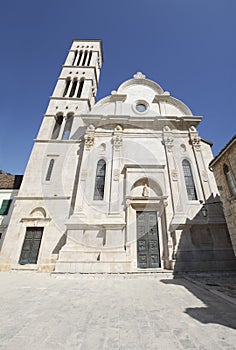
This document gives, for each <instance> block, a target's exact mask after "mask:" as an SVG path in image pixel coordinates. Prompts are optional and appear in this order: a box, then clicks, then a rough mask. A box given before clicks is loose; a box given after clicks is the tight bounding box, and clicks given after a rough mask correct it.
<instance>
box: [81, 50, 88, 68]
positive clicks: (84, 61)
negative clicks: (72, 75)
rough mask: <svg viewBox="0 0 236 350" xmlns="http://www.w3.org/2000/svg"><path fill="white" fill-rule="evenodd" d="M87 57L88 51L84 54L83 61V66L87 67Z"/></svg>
mask: <svg viewBox="0 0 236 350" xmlns="http://www.w3.org/2000/svg"><path fill="white" fill-rule="evenodd" d="M87 56H88V51H87V50H86V51H85V52H84V59H83V62H82V66H85V63H86V59H87Z"/></svg>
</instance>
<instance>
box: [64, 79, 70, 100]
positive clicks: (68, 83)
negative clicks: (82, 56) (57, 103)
mask: <svg viewBox="0 0 236 350" xmlns="http://www.w3.org/2000/svg"><path fill="white" fill-rule="evenodd" d="M70 81H71V80H70V78H67V79H66V86H65V89H64V92H63V97H65V96H66V94H67V92H68V90H69V86H70Z"/></svg>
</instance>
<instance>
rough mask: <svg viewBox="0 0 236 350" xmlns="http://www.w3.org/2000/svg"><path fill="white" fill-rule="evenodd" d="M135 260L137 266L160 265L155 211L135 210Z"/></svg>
mask: <svg viewBox="0 0 236 350" xmlns="http://www.w3.org/2000/svg"><path fill="white" fill-rule="evenodd" d="M137 262H138V264H137V265H138V267H139V268H156V267H160V266H161V264H160V248H159V237H158V227H157V214H156V212H153V211H143V212H141V211H138V212H137Z"/></svg>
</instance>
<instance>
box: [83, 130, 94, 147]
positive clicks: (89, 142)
mask: <svg viewBox="0 0 236 350" xmlns="http://www.w3.org/2000/svg"><path fill="white" fill-rule="evenodd" d="M94 134H95V127H94V126H93V125H89V126H88V128H87V130H86V134H85V136H84V139H85V147H86V150H87V151H89V150H90V149H91V147H92V146H93V145H94Z"/></svg>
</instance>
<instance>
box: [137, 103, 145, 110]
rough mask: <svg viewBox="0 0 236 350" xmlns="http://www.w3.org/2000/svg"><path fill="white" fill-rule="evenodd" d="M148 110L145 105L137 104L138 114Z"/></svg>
mask: <svg viewBox="0 0 236 350" xmlns="http://www.w3.org/2000/svg"><path fill="white" fill-rule="evenodd" d="M146 109H147V106H146V105H145V104H144V103H138V104H136V110H137V111H138V112H145V111H146Z"/></svg>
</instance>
